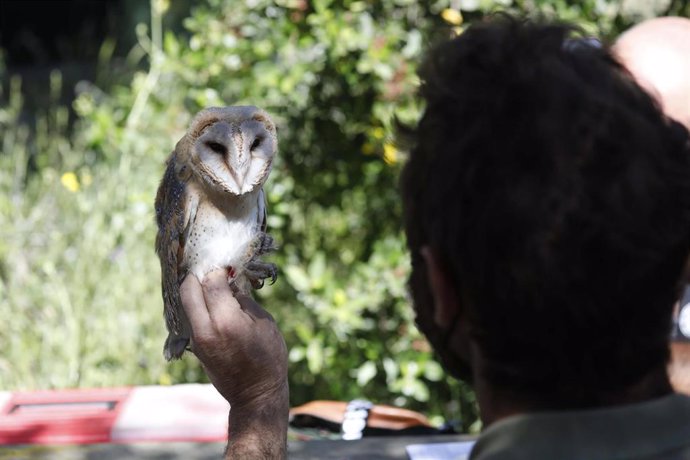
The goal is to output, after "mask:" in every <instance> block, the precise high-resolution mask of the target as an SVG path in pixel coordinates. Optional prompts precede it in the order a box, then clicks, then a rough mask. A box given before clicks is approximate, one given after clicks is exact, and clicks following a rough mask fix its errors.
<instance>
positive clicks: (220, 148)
mask: <svg viewBox="0 0 690 460" xmlns="http://www.w3.org/2000/svg"><path fill="white" fill-rule="evenodd" d="M206 146H207V147H208V148H210V149H211V150H213V151H214V152H216V153H218V154H220V155H225V153H226V149H225V146H224V145H223V144H219V143H218V142H213V141H209V142H206Z"/></svg>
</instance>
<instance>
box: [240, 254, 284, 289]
mask: <svg viewBox="0 0 690 460" xmlns="http://www.w3.org/2000/svg"><path fill="white" fill-rule="evenodd" d="M245 276H246V277H247V279H248V280H249V282H250V284H251V285H252V287H253V288H254V289H261V288H262V287H263V286H264V280H265V279H268V278H270V279H271V284H273V283H275V282H276V279H278V269H277V268H276V266H275V265H274V264H269V263H266V262H259V261H254V262H250V263H248V264H247V266H246V268H245Z"/></svg>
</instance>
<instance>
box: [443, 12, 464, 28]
mask: <svg viewBox="0 0 690 460" xmlns="http://www.w3.org/2000/svg"><path fill="white" fill-rule="evenodd" d="M441 17H442V18H443V20H444V21H446V22H447V23H448V24H452V25H454V26H459V25H460V24H462V13H461V12H460V11H458V10H454V9H452V8H446V9H445V10H443V11H441Z"/></svg>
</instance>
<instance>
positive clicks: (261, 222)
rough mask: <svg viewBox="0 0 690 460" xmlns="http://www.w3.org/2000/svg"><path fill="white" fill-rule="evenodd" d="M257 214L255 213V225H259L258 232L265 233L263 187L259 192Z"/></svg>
mask: <svg viewBox="0 0 690 460" xmlns="http://www.w3.org/2000/svg"><path fill="white" fill-rule="evenodd" d="M257 206H258V209H259V212H257V216H256V217H257V223H258V224H259V231H261V233H266V195H265V193H264V189H263V187H262V188H261V191H259V198H258V203H257Z"/></svg>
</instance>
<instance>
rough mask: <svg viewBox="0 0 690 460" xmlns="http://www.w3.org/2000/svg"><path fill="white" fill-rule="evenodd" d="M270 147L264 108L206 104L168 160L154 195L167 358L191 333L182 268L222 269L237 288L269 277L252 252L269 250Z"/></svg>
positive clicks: (271, 129) (270, 127)
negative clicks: (266, 189)
mask: <svg viewBox="0 0 690 460" xmlns="http://www.w3.org/2000/svg"><path fill="white" fill-rule="evenodd" d="M276 151H277V138H276V129H275V125H274V124H273V122H272V121H271V119H270V117H269V116H268V114H267V113H266V112H264V111H263V110H261V109H258V108H256V107H251V106H242V107H239V106H238V107H223V108H216V107H212V108H208V109H205V110H203V111H201V112H199V114H197V115H196V117H194V119H193V120H192V122H191V124H190V126H189V130H188V131H187V134H185V136H184V137H183V138H182V139H181V140H180V141H179V142H178V143H177V146H176V147H175V150H174V151H173V153H172V154H171V155H170V157H169V158H168V161H167V167H166V169H165V174H164V175H163V180H162V181H161V184H160V187H159V188H158V193H157V194H156V223H157V224H158V234H157V235H156V253H157V254H158V257H159V259H160V262H161V276H162V290H163V308H164V314H165V324H166V327H167V328H168V332H169V335H168V338H167V339H166V341H165V345H164V350H163V351H164V355H165V358H166V359H167V360H171V359H176V358H179V357H180V356H182V353H184V350H185V348H186V347H187V345H188V344H189V341H190V337H191V329H190V326H189V321H188V320H187V317H186V315H185V313H184V310H183V309H182V304H181V301H180V284H181V283H182V280H183V279H184V277H185V276H187V274H188V273H193V274H194V275H195V276H196V277H197V278H199V280H200V281H203V279H204V276H205V275H206V274H207V273H209V272H210V271H212V270H215V269H217V268H226V269H227V270H228V281H229V282H230V283H231V285H232V286H233V288H234V290H235V291H237V292H239V293H243V294H247V293H249V290H250V287H253V288H255V289H259V288H261V286H263V282H264V280H265V279H267V278H271V279H272V280H273V281H275V278H276V267H275V265H273V264H269V263H266V262H263V261H262V260H261V259H260V256H261V255H263V254H266V253H267V252H269V251H271V250H272V249H273V241H272V239H271V237H270V236H269V235H267V234H266V206H265V199H264V191H263V184H264V182H265V181H266V178H267V177H268V175H269V173H270V172H271V165H272V162H273V158H274V157H275V155H276Z"/></svg>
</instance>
